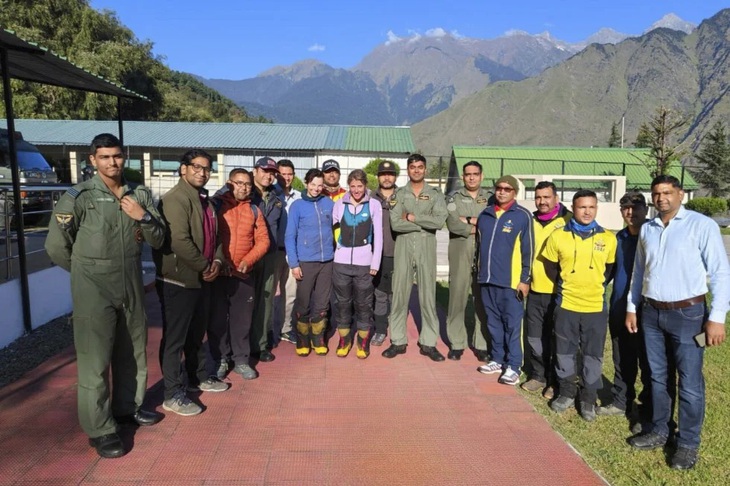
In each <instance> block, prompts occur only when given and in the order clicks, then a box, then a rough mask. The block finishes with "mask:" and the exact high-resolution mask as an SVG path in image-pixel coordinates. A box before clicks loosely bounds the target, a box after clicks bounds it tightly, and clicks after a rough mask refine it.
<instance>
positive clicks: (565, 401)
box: [550, 395, 575, 413]
mask: <svg viewBox="0 0 730 486" xmlns="http://www.w3.org/2000/svg"><path fill="white" fill-rule="evenodd" d="M574 406H575V399H574V398H571V397H564V396H563V395H558V398H556V399H555V400H553V401H552V403H551V404H550V409H551V410H552V411H553V412H555V413H563V412H565V411H566V410H568V409H569V408H572V407H574Z"/></svg>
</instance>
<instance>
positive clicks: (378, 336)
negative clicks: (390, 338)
mask: <svg viewBox="0 0 730 486" xmlns="http://www.w3.org/2000/svg"><path fill="white" fill-rule="evenodd" d="M385 337H386V336H385V334H383V333H382V332H376V333H375V334H373V338H372V339H371V340H370V344H372V345H373V346H382V345H383V343H384V342H385Z"/></svg>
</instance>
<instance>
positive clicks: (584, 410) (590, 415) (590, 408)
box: [580, 402, 596, 422]
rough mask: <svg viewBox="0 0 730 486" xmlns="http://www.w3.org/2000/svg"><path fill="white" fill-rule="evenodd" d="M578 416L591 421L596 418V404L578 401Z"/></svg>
mask: <svg viewBox="0 0 730 486" xmlns="http://www.w3.org/2000/svg"><path fill="white" fill-rule="evenodd" d="M580 416H581V418H582V419H583V420H585V421H586V422H593V421H594V420H596V404H595V403H588V402H580Z"/></svg>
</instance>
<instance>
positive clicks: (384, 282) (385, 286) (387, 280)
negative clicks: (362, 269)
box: [373, 256, 393, 334]
mask: <svg viewBox="0 0 730 486" xmlns="http://www.w3.org/2000/svg"><path fill="white" fill-rule="evenodd" d="M392 284H393V257H387V256H383V259H382V260H381V262H380V270H379V271H378V274H377V275H375V278H374V279H373V285H374V286H375V290H374V291H373V295H374V296H375V302H374V304H373V322H374V323H375V332H376V333H379V334H388V317H389V316H390V306H391V305H392V303H393V285H392Z"/></svg>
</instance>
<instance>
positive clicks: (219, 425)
mask: <svg viewBox="0 0 730 486" xmlns="http://www.w3.org/2000/svg"><path fill="white" fill-rule="evenodd" d="M146 305H147V314H148V318H149V321H150V332H149V336H150V338H149V348H148V354H149V364H150V372H149V375H150V376H149V384H150V387H151V391H150V393H149V394H148V399H147V401H148V406H149V407H155V408H157V409H158V410H161V406H160V405H161V401H162V394H161V389H160V386H158V385H159V380H160V379H161V376H160V370H159V366H158V365H157V362H158V360H157V348H158V346H159V340H160V336H161V328H160V311H159V304H158V302H157V298H156V296H155V294H154V292H152V293H149V294H147V302H146ZM409 339H410V342H411V345H410V346H409V348H408V352H407V353H406V354H405V355H402V356H398V357H396V358H395V359H393V360H388V359H385V358H383V357H382V356H380V352H381V351H382V349H383V348H373V350H374V353H373V355H372V356H370V358H368V359H367V360H358V359H357V358H356V357H355V354H354V352H351V353H350V356H348V357H347V358H345V359H342V358H338V357H337V356H335V354H334V352H330V354H329V355H327V356H326V357H320V356H315V355H311V356H309V357H307V358H301V357H298V356H296V355H295V353H294V347H293V346H292V345H291V344H289V343H282V344H281V345H280V346H279V347H278V348H277V349H276V350H275V351H274V353H275V354H276V360H275V361H273V362H271V363H261V364H259V365H258V367H257V368H258V370H259V371H260V373H261V376H260V378H259V379H257V380H253V381H247V382H244V381H243V380H241V379H240V378H239V377H238V376H237V375H234V376H231V377H230V382H231V384H232V387H231V389H230V390H229V391H227V392H226V393H213V394H211V393H209V394H203V395H202V396H200V397H199V400H200V402H201V403H202V404H203V405H204V406H205V407H206V410H205V412H204V413H203V414H201V415H198V416H196V417H180V416H177V415H175V414H172V413H167V414H166V417H165V419H164V420H163V421H162V422H161V423H160V424H158V425H157V426H155V427H146V428H139V429H136V430H135V429H129V428H127V429H124V431H123V436H124V438H125V440H126V441H127V443H128V444H131V445H132V449H131V451H130V452H129V454H127V455H126V456H124V457H123V458H120V459H114V460H104V459H100V458H99V457H98V456H97V455H96V453H95V452H94V450H93V449H91V448H90V447H89V446H88V445H87V440H86V437H85V436H84V434H83V432H82V431H81V430H80V428H79V426H78V424H77V419H76V386H75V375H76V363H75V361H74V355H73V350H72V349H69V350H67V351H66V352H64V353H62V354H61V355H58V356H56V357H54V358H53V359H51V360H49V361H47V362H46V363H44V364H43V365H42V366H40V367H39V368H37V369H36V370H34V371H32V372H31V373H29V374H27V375H26V376H25V377H23V378H22V379H21V380H19V381H18V382H16V383H13V384H11V385H8V386H7V387H5V388H3V389H0V450H1V451H2V452H1V453H0V484H3V485H4V484H13V485H15V484H17V485H24V484H54V485H55V484H103V485H112V484H124V485H130V484H185V485H189V484H206V485H207V484H216V485H217V484H220V485H223V484H270V485H274V484H338V485H343V484H346V485H356V484H367V485H377V484H425V483H430V484H499V485H509V484H532V485H539V484H546V485H547V484H549V485H556V484H559V485H581V486H583V485H591V484H596V485H597V484H604V482H603V480H602V479H601V478H600V477H599V476H598V475H596V474H595V473H594V472H593V471H592V470H591V469H590V468H589V467H588V466H587V465H586V464H585V463H584V462H583V460H582V459H581V458H580V457H579V456H578V455H577V454H576V453H575V452H574V451H573V450H572V449H571V448H570V447H569V446H568V444H566V443H565V442H564V441H563V440H562V438H561V437H560V436H558V435H557V434H556V433H554V432H553V431H552V429H551V428H550V427H549V425H548V424H547V422H545V421H544V420H543V419H542V417H540V415H538V414H537V413H536V412H535V411H534V410H533V409H532V407H531V406H530V405H529V404H528V403H527V402H526V401H525V400H524V399H522V398H521V397H520V395H519V393H518V392H517V391H516V390H515V389H514V388H512V387H508V386H504V385H499V384H498V383H497V380H496V375H493V376H484V375H481V374H479V373H477V372H476V371H475V370H476V367H477V365H478V362H477V361H476V360H475V359H474V357H473V356H472V355H471V353H466V354H465V355H464V358H462V360H461V361H460V362H451V361H447V362H444V363H433V362H431V361H430V360H428V359H427V358H425V357H423V356H420V355H419V353H418V347H417V346H416V344H415V343H416V329H415V326H414V324H413V321H412V320H411V321H410V323H409ZM330 345H331V349H332V350H333V351H334V346H336V339H335V338H333V339H332V340H331V341H330ZM440 346H441V351H442V352H445V351H446V350H445V349H444V346H443V345H440ZM538 471H539V474H537V473H536V472H538Z"/></svg>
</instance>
